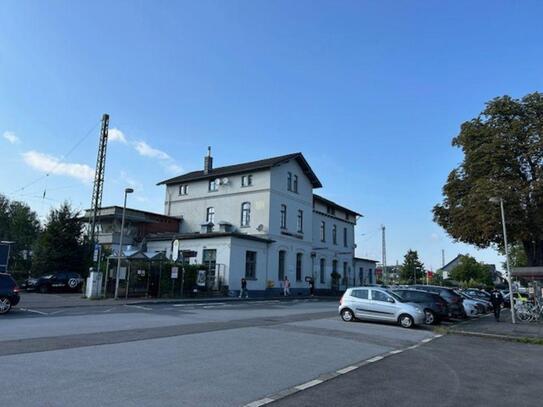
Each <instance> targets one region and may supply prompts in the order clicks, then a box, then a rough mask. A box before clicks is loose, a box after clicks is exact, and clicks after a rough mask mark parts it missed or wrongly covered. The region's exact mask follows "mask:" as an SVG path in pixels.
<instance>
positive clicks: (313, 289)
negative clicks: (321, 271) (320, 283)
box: [309, 279, 315, 297]
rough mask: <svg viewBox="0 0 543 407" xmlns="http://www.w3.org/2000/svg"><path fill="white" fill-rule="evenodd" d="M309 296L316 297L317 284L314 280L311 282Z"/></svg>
mask: <svg viewBox="0 0 543 407" xmlns="http://www.w3.org/2000/svg"><path fill="white" fill-rule="evenodd" d="M309 295H310V296H312V297H313V296H314V295H315V282H314V281H313V279H311V280H309Z"/></svg>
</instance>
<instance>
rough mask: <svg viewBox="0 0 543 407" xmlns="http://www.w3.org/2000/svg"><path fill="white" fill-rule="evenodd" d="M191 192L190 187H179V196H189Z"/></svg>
mask: <svg viewBox="0 0 543 407" xmlns="http://www.w3.org/2000/svg"><path fill="white" fill-rule="evenodd" d="M188 190H189V186H188V185H179V195H187V193H188Z"/></svg>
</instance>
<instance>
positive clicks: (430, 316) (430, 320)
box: [424, 309, 437, 325]
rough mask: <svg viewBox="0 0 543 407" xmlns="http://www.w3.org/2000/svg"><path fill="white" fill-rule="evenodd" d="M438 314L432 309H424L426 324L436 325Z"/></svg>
mask: <svg viewBox="0 0 543 407" xmlns="http://www.w3.org/2000/svg"><path fill="white" fill-rule="evenodd" d="M436 322H437V321H436V316H435V314H434V313H433V312H432V310H429V309H425V310H424V323H425V324H426V325H434V324H435V323H436Z"/></svg>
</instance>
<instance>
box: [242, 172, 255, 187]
mask: <svg viewBox="0 0 543 407" xmlns="http://www.w3.org/2000/svg"><path fill="white" fill-rule="evenodd" d="M251 185H253V176H252V175H251V174H249V175H243V176H242V177H241V186H242V187H250V186H251Z"/></svg>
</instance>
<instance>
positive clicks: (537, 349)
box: [270, 335, 543, 407]
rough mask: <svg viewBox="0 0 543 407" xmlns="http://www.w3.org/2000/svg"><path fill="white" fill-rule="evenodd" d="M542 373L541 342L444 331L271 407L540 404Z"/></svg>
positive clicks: (499, 406)
mask: <svg viewBox="0 0 543 407" xmlns="http://www.w3.org/2000/svg"><path fill="white" fill-rule="evenodd" d="M542 377H543V347H542V346H540V345H527V344H521V343H515V342H509V341H502V340H496V339H486V338H478V337H471V336H461V335H447V336H444V337H441V338H439V339H436V340H434V341H432V342H430V343H428V344H426V345H424V346H420V347H417V348H415V349H411V350H408V351H405V352H402V353H398V354H396V355H392V356H390V357H387V358H385V359H383V360H381V361H379V362H378V363H373V364H368V365H366V366H363V367H362V368H360V369H357V370H354V371H352V372H350V373H347V374H344V375H341V376H338V377H336V378H334V379H332V380H330V381H327V382H325V383H322V384H320V385H319V386H315V387H312V388H309V389H307V390H305V391H302V392H298V393H295V394H293V395H291V396H288V397H286V398H283V399H281V400H279V401H276V402H274V403H271V404H270V406H273V407H290V406H292V407H299V406H315V407H318V406H323V407H324V406H326V407H329V406H342V407H348V406H356V407H363V406H371V407H380V406H382V407H388V406H391V407H392V406H393V407H404V406H405V407H414V406H416V407H426V406H428V407H434V406H439V407H447V406H473V407H477V406H481V407H487V406H492V407H501V406H504V407H505V406H507V407H509V406H515V407H521V406H522V407H523V406H526V407H528V406H538V405H541V400H542V398H543V390H542V388H541V378H542Z"/></svg>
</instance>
